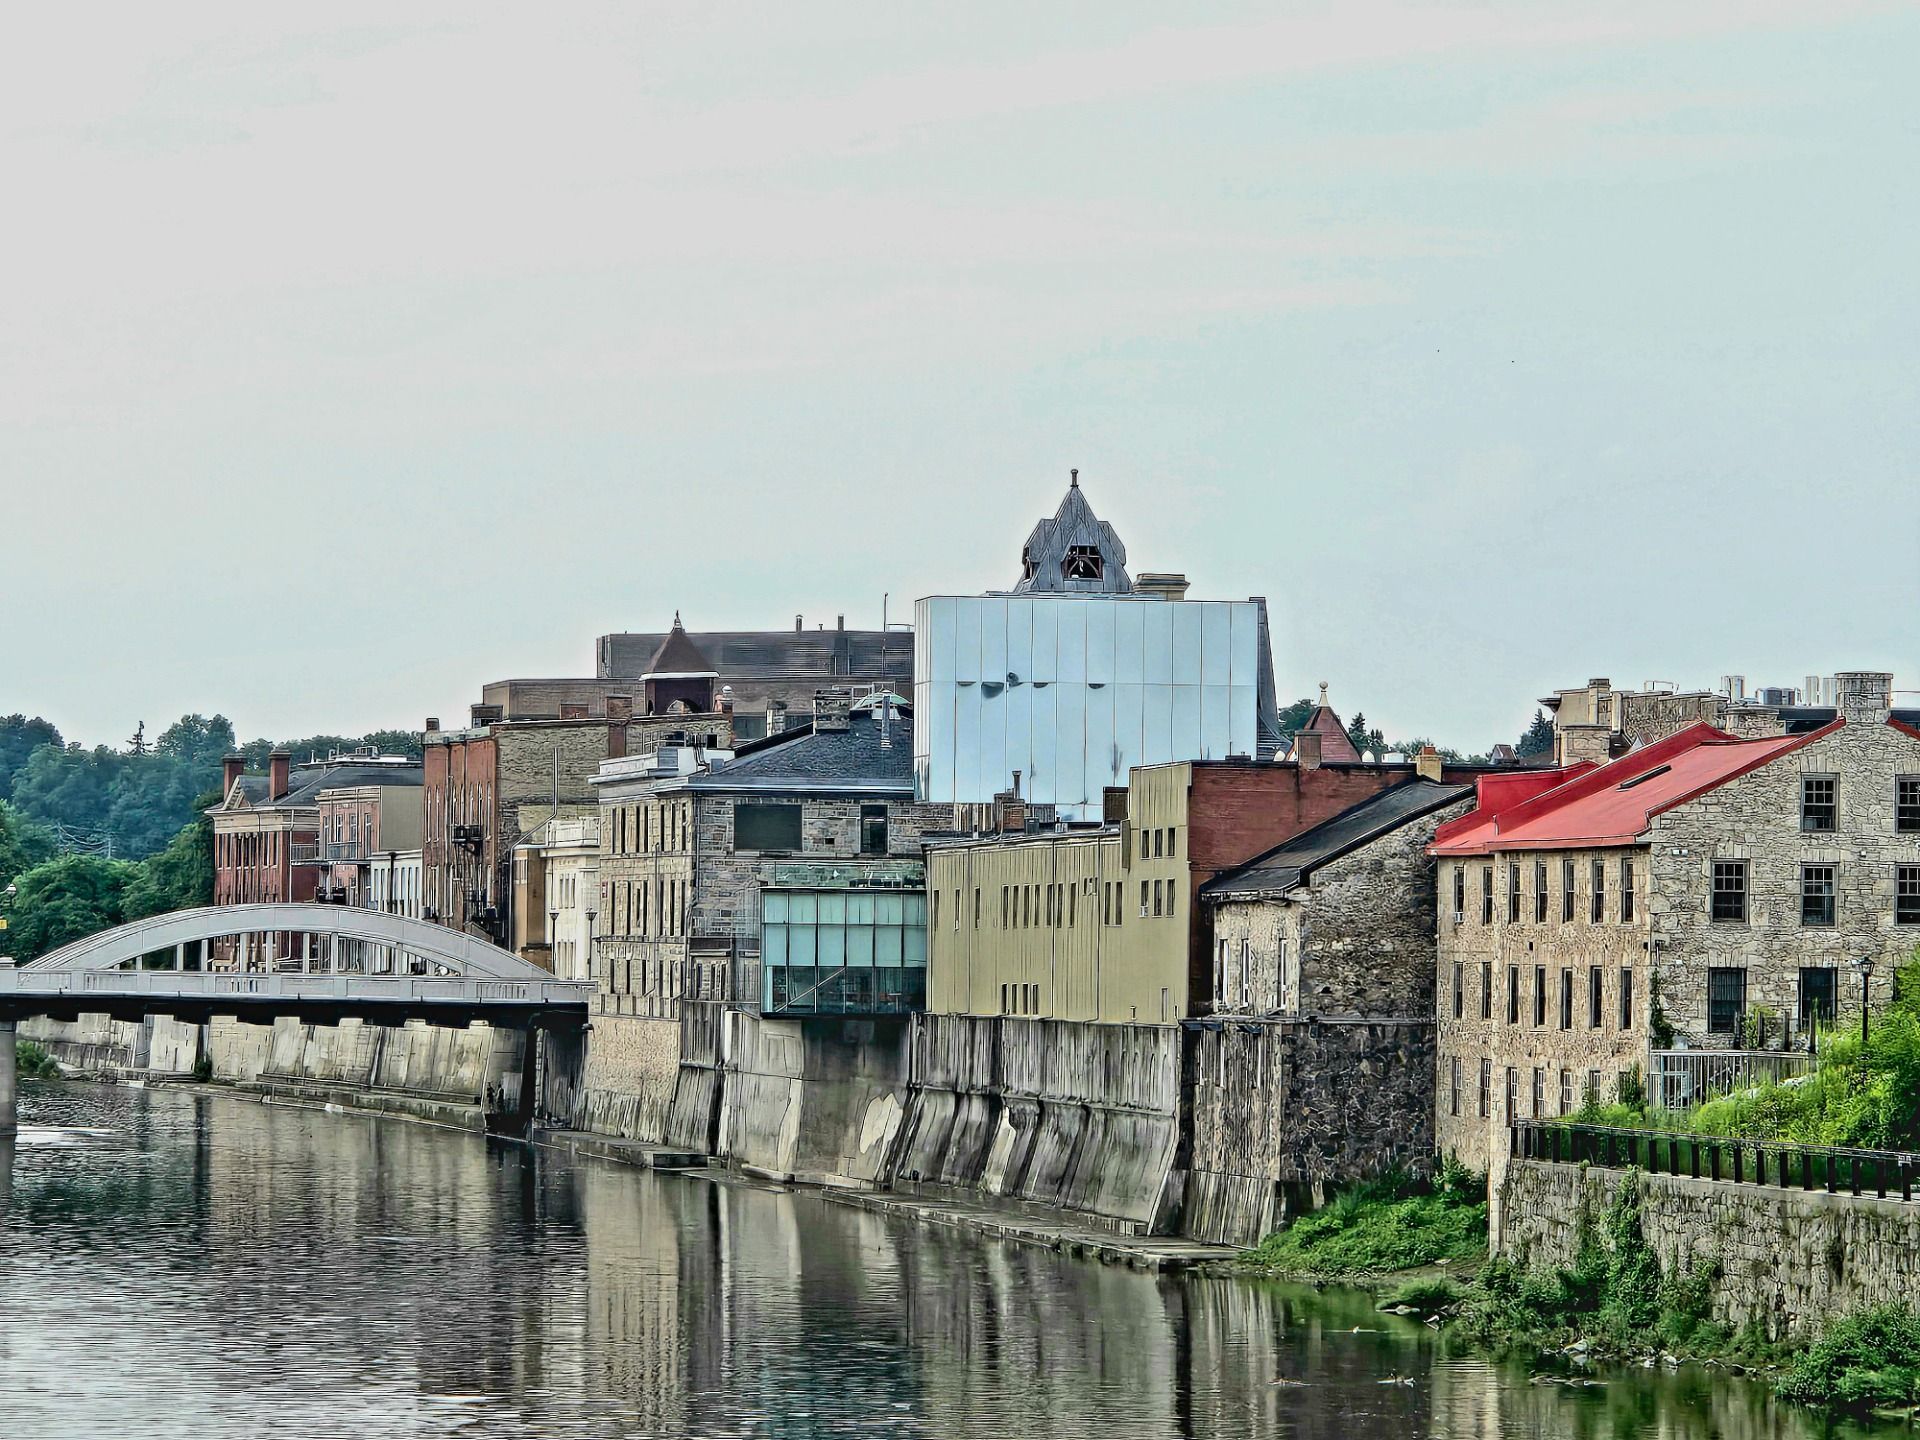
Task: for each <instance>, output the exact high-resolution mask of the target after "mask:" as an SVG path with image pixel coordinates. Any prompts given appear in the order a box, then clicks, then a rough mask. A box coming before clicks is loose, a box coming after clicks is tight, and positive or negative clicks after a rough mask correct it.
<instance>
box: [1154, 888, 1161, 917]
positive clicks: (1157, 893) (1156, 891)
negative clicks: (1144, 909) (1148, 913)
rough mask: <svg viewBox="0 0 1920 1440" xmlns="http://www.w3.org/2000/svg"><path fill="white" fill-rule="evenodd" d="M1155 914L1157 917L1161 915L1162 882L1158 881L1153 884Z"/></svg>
mask: <svg viewBox="0 0 1920 1440" xmlns="http://www.w3.org/2000/svg"><path fill="white" fill-rule="evenodd" d="M1153 913H1154V914H1156V915H1158V914H1159V913H1160V882H1159V881H1158V880H1156V881H1154V882H1153Z"/></svg>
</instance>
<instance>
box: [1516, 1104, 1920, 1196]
mask: <svg viewBox="0 0 1920 1440" xmlns="http://www.w3.org/2000/svg"><path fill="white" fill-rule="evenodd" d="M1512 1145H1513V1151H1512V1153H1513V1158H1514V1159H1516V1160H1547V1161H1551V1162H1554V1163H1556V1164H1561V1165H1581V1164H1587V1165H1604V1166H1609V1167H1612V1168H1615V1169H1624V1168H1626V1167H1627V1166H1630V1165H1637V1166H1638V1167H1639V1168H1640V1169H1642V1170H1645V1171H1646V1172H1647V1173H1648V1174H1650V1175H1684V1176H1686V1177H1688V1178H1689V1179H1693V1180H1713V1181H1718V1182H1720V1183H1723V1184H1729V1185H1772V1186H1776V1187H1781V1188H1785V1189H1789V1190H1819V1191H1824V1192H1825V1193H1827V1194H1829V1195H1834V1194H1847V1195H1874V1196H1878V1197H1879V1198H1881V1199H1883V1200H1884V1199H1886V1198H1887V1197H1888V1196H1898V1197H1899V1198H1900V1199H1902V1200H1911V1199H1913V1189H1914V1181H1915V1179H1916V1178H1917V1177H1920V1154H1910V1153H1907V1152H1905V1151H1899V1150H1854V1149H1849V1148H1847V1147H1845V1146H1840V1145H1794V1144H1789V1143H1787V1142H1785V1141H1777V1140H1742V1139H1734V1138H1731V1137H1729V1136H1724V1135H1693V1134H1687V1133H1684V1132H1681V1131H1675V1130H1628V1129H1624V1128H1621V1127H1619V1126H1614V1125H1583V1124H1580V1123H1578V1122H1576V1121H1566V1122H1552V1121H1539V1120H1518V1121H1515V1122H1514V1124H1513V1127H1512Z"/></svg>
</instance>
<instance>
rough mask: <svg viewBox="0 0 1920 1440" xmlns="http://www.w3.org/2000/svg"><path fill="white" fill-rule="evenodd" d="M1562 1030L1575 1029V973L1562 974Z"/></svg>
mask: <svg viewBox="0 0 1920 1440" xmlns="http://www.w3.org/2000/svg"><path fill="white" fill-rule="evenodd" d="M1560 1028H1561V1029H1562V1030H1571V1029H1572V1028H1573V971H1571V970H1562V971H1561V972H1560Z"/></svg>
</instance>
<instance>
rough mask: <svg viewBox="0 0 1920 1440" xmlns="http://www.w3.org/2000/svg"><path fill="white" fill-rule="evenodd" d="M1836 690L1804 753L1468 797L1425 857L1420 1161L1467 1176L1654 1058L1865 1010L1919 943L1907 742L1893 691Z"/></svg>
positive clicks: (1733, 742) (1752, 748)
mask: <svg viewBox="0 0 1920 1440" xmlns="http://www.w3.org/2000/svg"><path fill="white" fill-rule="evenodd" d="M1837 679H1838V691H1839V695H1838V704H1837V705H1836V707H1835V713H1834V715H1833V717H1832V718H1831V719H1830V720H1828V721H1827V722H1826V723H1825V724H1823V725H1821V726H1819V727H1818V728H1816V729H1813V730H1810V731H1805V732H1803V733H1798V734H1785V735H1772V736H1765V737H1760V738H1751V739H1743V738H1740V737H1738V736H1735V735H1731V734H1728V733H1726V732H1725V731H1721V730H1716V729H1714V728H1713V727H1711V726H1709V725H1706V724H1695V725H1692V726H1690V727H1688V728H1686V729H1683V730H1681V731H1680V732H1678V733H1677V734H1674V735H1670V736H1668V737H1666V738H1665V739H1660V740H1655V741H1653V742H1652V743H1650V744H1643V745H1641V746H1640V747H1638V748H1636V749H1633V750H1631V751H1629V752H1628V753H1626V754H1625V755H1622V756H1621V757H1619V758H1618V759H1614V760H1611V761H1609V762H1607V763H1605V764H1597V765H1596V764H1592V763H1582V764H1577V765H1574V766H1571V767H1568V768H1566V769H1564V770H1562V771H1560V772H1558V773H1557V775H1554V776H1551V777H1546V776H1540V775H1531V774H1514V775H1510V776H1506V777H1501V778H1498V779H1496V778H1493V777H1487V778H1485V779H1483V780H1482V781H1481V782H1480V791H1479V796H1478V804H1477V806H1476V808H1475V809H1474V810H1473V811H1472V812H1471V813H1469V814H1468V815H1466V816H1463V817H1462V818H1461V819H1460V820H1458V821H1455V822H1452V823H1450V824H1449V825H1447V826H1445V827H1443V828H1442V829H1441V831H1440V832H1439V833H1438V835H1437V836H1436V838H1435V841H1434V844H1433V847H1432V853H1433V855H1434V856H1435V857H1436V859H1437V861H1438V863H1439V873H1438V885H1439V908H1440V912H1441V916H1442V923H1441V925H1440V937H1439V954H1440V994H1439V1002H1438V1007H1437V1009H1438V1015H1439V1022H1440V1036H1439V1053H1440V1069H1439V1076H1438V1094H1437V1097H1436V1111H1437V1126H1436V1131H1437V1135H1438V1139H1439V1143H1440V1145H1441V1147H1442V1149H1444V1150H1447V1151H1449V1152H1452V1153H1455V1154H1458V1155H1459V1156H1460V1157H1461V1158H1462V1159H1463V1160H1465V1161H1467V1162H1468V1163H1470V1164H1473V1165H1475V1166H1480V1167H1485V1166H1487V1165H1488V1164H1489V1163H1492V1162H1496V1161H1498V1160H1499V1159H1501V1157H1503V1156H1504V1154H1505V1149H1506V1141H1505V1127H1506V1125H1507V1123H1508V1122H1509V1121H1510V1120H1512V1119H1518V1118H1531V1117H1534V1116H1539V1115H1560V1114H1565V1113H1567V1112H1568V1111H1570V1110H1572V1109H1574V1108H1575V1107H1576V1106H1577V1105H1578V1104H1579V1103H1580V1101H1581V1099H1582V1097H1583V1096H1584V1095H1585V1094H1586V1093H1587V1092H1589V1091H1592V1092H1595V1093H1596V1094H1598V1095H1599V1096H1600V1097H1601V1098H1602V1099H1611V1098H1612V1097H1613V1096H1614V1095H1615V1094H1617V1093H1618V1092H1619V1089H1620V1086H1621V1082H1622V1077H1623V1075H1626V1074H1628V1073H1630V1072H1631V1073H1634V1074H1637V1075H1638V1076H1639V1077H1640V1078H1641V1079H1642V1081H1643V1083H1644V1082H1645V1081H1646V1080H1647V1079H1648V1078H1649V1077H1651V1076H1652V1075H1653V1074H1654V1073H1655V1070H1656V1068H1657V1065H1656V1062H1657V1061H1658V1060H1659V1059H1660V1056H1661V1055H1662V1053H1663V1052H1665V1051H1667V1050H1669V1049H1671V1047H1672V1046H1674V1045H1676V1044H1678V1045H1685V1046H1688V1047H1691V1048H1695V1049H1698V1048H1702V1047H1708V1048H1718V1049H1732V1048H1739V1046H1740V1045H1741V1044H1743V1043H1745V1044H1753V1043H1760V1044H1764V1045H1767V1046H1774V1047H1778V1046H1804V1044H1805V1040H1806V1036H1807V1033H1808V1031H1809V1030H1810V1029H1811V1028H1812V1027H1813V1026H1814V1025H1816V1024H1817V1023H1819V1022H1821V1021H1822V1020H1827V1019H1834V1018H1837V1017H1839V1016H1840V1015H1842V1014H1844V1013H1845V1012H1847V1011H1849V1010H1851V1012H1852V1013H1853V1014H1856V1015H1857V1014H1858V1013H1859V1012H1860V1009H1861V1006H1862V1004H1863V1003H1864V1004H1866V1005H1868V1006H1869V1007H1877V1006H1880V1005H1883V1004H1884V1003H1885V1001H1886V1000H1887V998H1888V997H1889V995H1890V993H1891V983H1892V977H1893V970H1894V966H1895V965H1896V964H1897V963H1899V962H1900V961H1903V960H1904V959H1905V958H1906V957H1907V956H1908V955H1909V954H1910V953H1911V951H1912V950H1913V947H1914V945H1915V943H1916V942H1920V729H1916V728H1915V727H1914V726H1913V725H1912V724H1910V723H1908V722H1907V721H1906V720H1904V719H1903V718H1901V717H1899V716H1896V715H1895V714H1894V713H1893V710H1892V688H1891V687H1892V677H1891V676H1889V675H1885V674H1875V673H1867V672H1853V673H1848V674H1842V675H1840V676H1839V677H1837ZM1862 961H1867V962H1871V964H1870V965H1863V964H1861V963H1860V962H1862Z"/></svg>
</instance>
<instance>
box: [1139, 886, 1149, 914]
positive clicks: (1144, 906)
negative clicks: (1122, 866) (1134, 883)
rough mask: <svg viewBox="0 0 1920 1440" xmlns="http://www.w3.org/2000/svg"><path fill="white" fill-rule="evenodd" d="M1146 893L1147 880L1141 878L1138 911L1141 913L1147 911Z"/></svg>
mask: <svg viewBox="0 0 1920 1440" xmlns="http://www.w3.org/2000/svg"><path fill="white" fill-rule="evenodd" d="M1147 894H1148V887H1147V882H1146V881H1144V880H1142V881H1141V882H1140V913H1141V914H1142V915H1145V914H1146V913H1147Z"/></svg>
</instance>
